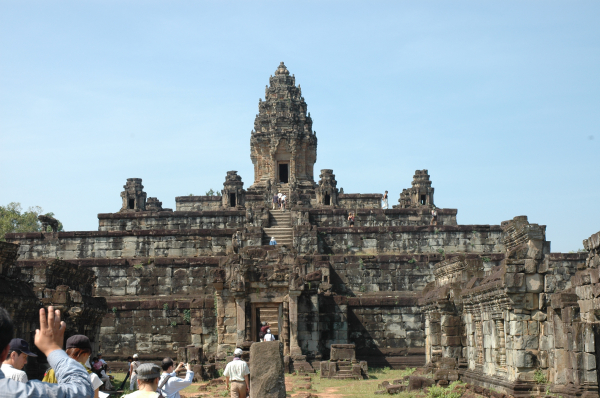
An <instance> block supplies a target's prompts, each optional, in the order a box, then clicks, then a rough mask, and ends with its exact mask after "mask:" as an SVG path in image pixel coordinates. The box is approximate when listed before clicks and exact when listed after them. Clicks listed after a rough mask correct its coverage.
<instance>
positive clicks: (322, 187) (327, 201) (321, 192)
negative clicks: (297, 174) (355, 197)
mask: <svg viewBox="0 0 600 398" xmlns="http://www.w3.org/2000/svg"><path fill="white" fill-rule="evenodd" d="M319 178H320V181H319V186H318V187H317V188H316V189H315V193H316V195H317V203H318V204H320V205H322V206H337V205H338V189H337V181H336V180H335V174H333V170H331V169H323V170H321V174H320V175H319Z"/></svg>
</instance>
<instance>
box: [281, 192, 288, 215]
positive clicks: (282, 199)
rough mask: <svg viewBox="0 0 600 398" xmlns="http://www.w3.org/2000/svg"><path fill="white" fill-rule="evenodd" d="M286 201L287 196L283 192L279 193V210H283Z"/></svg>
mask: <svg viewBox="0 0 600 398" xmlns="http://www.w3.org/2000/svg"><path fill="white" fill-rule="evenodd" d="M286 202H287V196H286V195H285V194H283V195H281V211H283V212H285V205H286Z"/></svg>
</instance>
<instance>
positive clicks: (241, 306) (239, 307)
mask: <svg viewBox="0 0 600 398" xmlns="http://www.w3.org/2000/svg"><path fill="white" fill-rule="evenodd" d="M235 308H236V315H237V321H236V323H237V342H236V344H237V346H238V347H241V346H242V343H243V342H244V339H245V338H246V299H245V298H244V297H236V298H235Z"/></svg>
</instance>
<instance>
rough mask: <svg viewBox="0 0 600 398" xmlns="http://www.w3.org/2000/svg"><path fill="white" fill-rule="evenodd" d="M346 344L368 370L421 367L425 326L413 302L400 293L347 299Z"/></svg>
mask: <svg viewBox="0 0 600 398" xmlns="http://www.w3.org/2000/svg"><path fill="white" fill-rule="evenodd" d="M347 302H348V328H349V332H348V341H349V343H354V344H355V345H356V356H357V358H359V359H361V360H366V361H368V362H369V366H390V367H394V368H398V367H402V366H423V365H424V364H425V348H424V347H425V324H424V317H423V314H422V313H421V310H420V309H419V307H418V305H417V299H416V297H414V296H410V295H407V294H405V293H404V294H403V293H398V292H396V293H394V294H392V295H388V296H381V297H377V296H375V297H372V296H371V297H349V298H348V299H347Z"/></svg>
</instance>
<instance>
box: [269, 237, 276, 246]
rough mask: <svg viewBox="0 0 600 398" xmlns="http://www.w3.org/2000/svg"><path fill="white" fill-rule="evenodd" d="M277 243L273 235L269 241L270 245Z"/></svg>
mask: <svg viewBox="0 0 600 398" xmlns="http://www.w3.org/2000/svg"><path fill="white" fill-rule="evenodd" d="M276 245H277V241H276V240H275V237H274V236H272V237H271V240H270V241H269V246H276Z"/></svg>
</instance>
